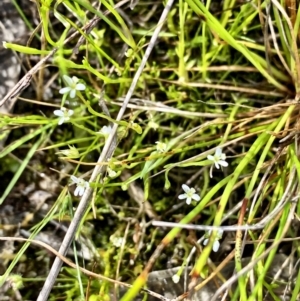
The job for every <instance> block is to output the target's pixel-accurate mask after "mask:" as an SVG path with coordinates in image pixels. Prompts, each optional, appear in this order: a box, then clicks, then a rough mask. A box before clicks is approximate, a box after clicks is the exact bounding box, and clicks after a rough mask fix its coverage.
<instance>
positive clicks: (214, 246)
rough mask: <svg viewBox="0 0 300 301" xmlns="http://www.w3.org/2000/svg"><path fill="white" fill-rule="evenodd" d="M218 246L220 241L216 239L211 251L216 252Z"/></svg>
mask: <svg viewBox="0 0 300 301" xmlns="http://www.w3.org/2000/svg"><path fill="white" fill-rule="evenodd" d="M219 248H220V243H219V241H218V240H215V241H214V244H213V251H214V252H218V250H219Z"/></svg>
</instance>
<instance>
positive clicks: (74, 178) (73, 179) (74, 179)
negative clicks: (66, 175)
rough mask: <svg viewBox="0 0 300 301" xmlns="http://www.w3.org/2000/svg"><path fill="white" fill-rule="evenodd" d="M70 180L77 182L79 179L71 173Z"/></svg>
mask: <svg viewBox="0 0 300 301" xmlns="http://www.w3.org/2000/svg"><path fill="white" fill-rule="evenodd" d="M71 180H72V181H73V183H75V184H77V183H78V180H79V179H78V178H77V177H75V176H73V175H72V176H71Z"/></svg>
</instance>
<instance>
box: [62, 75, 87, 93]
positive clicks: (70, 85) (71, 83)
mask: <svg viewBox="0 0 300 301" xmlns="http://www.w3.org/2000/svg"><path fill="white" fill-rule="evenodd" d="M63 79H64V81H65V82H66V84H67V87H64V88H62V89H60V90H59V93H60V94H68V93H69V95H70V97H71V98H74V97H75V96H76V91H83V90H85V85H84V84H82V83H78V81H79V79H78V78H77V77H76V76H72V78H71V77H69V76H68V75H63Z"/></svg>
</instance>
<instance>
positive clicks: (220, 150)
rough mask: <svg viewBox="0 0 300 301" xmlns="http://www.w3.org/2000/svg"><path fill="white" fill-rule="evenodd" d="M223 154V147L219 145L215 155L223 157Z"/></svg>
mask: <svg viewBox="0 0 300 301" xmlns="http://www.w3.org/2000/svg"><path fill="white" fill-rule="evenodd" d="M221 155H222V149H221V148H220V147H217V148H216V152H215V156H216V157H218V158H219V157H221Z"/></svg>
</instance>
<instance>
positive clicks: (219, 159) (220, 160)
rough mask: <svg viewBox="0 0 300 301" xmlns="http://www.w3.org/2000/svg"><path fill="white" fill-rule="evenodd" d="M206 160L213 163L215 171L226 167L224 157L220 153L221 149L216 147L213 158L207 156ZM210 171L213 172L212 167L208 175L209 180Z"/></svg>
mask: <svg viewBox="0 0 300 301" xmlns="http://www.w3.org/2000/svg"><path fill="white" fill-rule="evenodd" d="M207 159H208V160H210V161H213V163H214V164H215V166H216V168H217V169H219V168H220V166H224V167H226V166H228V163H227V162H226V161H225V160H226V155H225V154H224V153H222V149H221V148H220V147H217V149H216V152H215V154H214V155H213V156H212V155H208V156H207ZM212 170H213V165H212V166H211V168H210V173H209V175H210V177H211V178H212Z"/></svg>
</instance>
